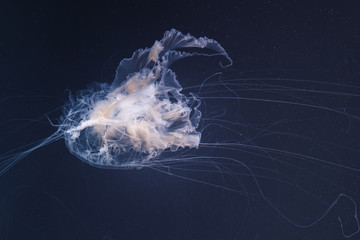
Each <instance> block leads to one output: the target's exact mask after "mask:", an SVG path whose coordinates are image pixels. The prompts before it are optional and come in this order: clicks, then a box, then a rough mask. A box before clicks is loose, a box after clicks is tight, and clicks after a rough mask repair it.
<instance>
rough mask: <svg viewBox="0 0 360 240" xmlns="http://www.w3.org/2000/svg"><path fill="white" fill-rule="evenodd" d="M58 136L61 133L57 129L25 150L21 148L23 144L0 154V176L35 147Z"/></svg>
mask: <svg viewBox="0 0 360 240" xmlns="http://www.w3.org/2000/svg"><path fill="white" fill-rule="evenodd" d="M60 138H62V134H61V133H60V132H59V131H56V132H55V133H53V134H51V135H50V136H49V137H47V138H44V139H41V140H39V141H36V142H34V143H32V144H29V145H32V147H30V148H28V149H26V150H23V149H24V148H25V147H26V146H23V147H21V148H18V149H14V150H11V151H10V152H8V153H5V154H2V155H0V177H1V176H2V175H3V174H5V173H6V172H7V171H8V170H9V169H10V168H12V167H13V166H14V165H15V164H16V163H18V162H19V161H20V160H21V159H23V158H25V157H26V156H28V155H29V154H30V153H32V152H33V151H35V150H36V149H38V148H40V147H44V146H46V145H48V144H50V143H52V142H55V141H57V140H59V139H60ZM27 146H28V145H27Z"/></svg>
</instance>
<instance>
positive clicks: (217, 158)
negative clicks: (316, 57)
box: [0, 29, 360, 237]
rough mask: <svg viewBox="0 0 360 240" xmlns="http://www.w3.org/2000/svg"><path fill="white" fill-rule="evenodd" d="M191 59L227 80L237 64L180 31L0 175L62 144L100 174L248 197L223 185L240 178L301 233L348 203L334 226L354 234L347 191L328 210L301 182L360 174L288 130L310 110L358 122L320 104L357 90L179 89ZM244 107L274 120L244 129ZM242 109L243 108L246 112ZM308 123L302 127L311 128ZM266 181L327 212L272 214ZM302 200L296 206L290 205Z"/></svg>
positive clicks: (68, 110)
mask: <svg viewBox="0 0 360 240" xmlns="http://www.w3.org/2000/svg"><path fill="white" fill-rule="evenodd" d="M203 49H205V50H208V51H207V52H206V51H203ZM197 51H198V52H197ZM194 56H202V57H212V56H220V57H222V58H224V60H225V61H226V63H227V64H225V65H224V64H221V63H220V65H221V67H222V69H221V70H223V71H226V67H228V66H230V65H231V64H232V60H231V59H230V57H229V56H228V54H227V53H226V51H225V50H224V49H223V48H222V46H221V45H220V44H219V43H218V42H216V41H215V40H212V39H208V38H206V37H201V38H195V37H193V36H191V35H189V34H187V35H183V34H182V33H180V32H178V31H176V30H174V29H173V30H170V31H167V32H166V33H165V34H164V37H163V39H161V40H160V41H156V42H155V43H154V44H153V46H152V47H151V48H145V49H139V50H137V51H135V52H134V54H133V56H132V57H131V58H128V59H124V60H122V61H121V62H120V64H119V66H118V68H117V70H116V77H115V79H114V81H113V82H112V83H111V84H108V83H98V84H94V85H93V87H92V88H89V89H86V90H83V91H80V92H78V93H77V94H75V95H74V96H71V97H70V100H69V102H68V104H66V106H65V107H64V110H63V116H62V117H61V120H60V123H59V124H58V125H57V126H58V130H57V131H56V132H55V133H54V134H53V135H51V136H50V137H48V138H46V139H45V140H43V141H40V142H39V143H37V144H35V146H34V147H32V148H30V149H28V150H26V151H22V152H20V153H14V154H5V155H3V156H1V158H0V160H1V162H0V175H2V174H4V173H5V172H6V171H7V170H8V169H9V168H10V167H11V166H13V165H14V164H15V163H16V162H17V161H19V160H20V159H22V158H24V157H25V156H26V155H28V154H29V153H31V152H32V151H34V150H35V149H37V148H39V147H42V146H44V145H47V144H49V143H51V142H53V141H56V140H58V139H61V138H64V139H65V142H66V146H67V147H68V149H69V150H70V152H71V153H72V154H73V155H75V156H76V157H78V158H79V159H81V160H82V161H84V162H86V163H88V164H90V165H92V166H96V167H100V168H112V169H132V168H136V169H140V168H144V167H148V168H152V169H155V170H158V171H161V172H165V173H168V174H172V175H174V176H177V177H181V178H185V179H189V180H192V181H196V182H201V183H204V184H208V185H212V186H215V187H218V188H221V189H225V190H229V191H233V192H237V193H240V194H244V195H245V194H249V193H248V192H246V190H244V189H242V188H241V187H238V188H237V187H233V185H232V186H229V185H227V184H226V181H225V180H224V179H227V180H228V178H230V179H232V180H233V181H235V182H237V181H240V180H239V179H242V178H244V179H248V180H249V179H250V181H251V182H252V185H253V189H255V190H253V191H252V194H253V195H256V196H257V197H258V198H261V199H263V200H264V202H265V203H266V204H267V205H268V206H270V207H271V208H272V209H273V210H275V212H276V213H277V214H278V215H279V216H281V217H282V219H284V220H285V221H287V222H289V223H291V224H293V225H295V226H297V227H299V228H309V227H312V226H314V225H315V224H317V223H319V222H320V221H321V220H323V219H324V218H325V217H326V216H327V215H328V214H329V213H330V212H331V211H332V210H333V209H334V208H335V207H336V205H337V204H338V203H339V201H340V200H341V201H346V202H347V204H348V205H347V206H348V208H347V212H346V214H345V216H344V215H342V214H339V215H338V221H337V222H338V223H339V225H340V228H341V231H342V234H343V236H344V237H351V236H354V235H355V234H357V233H358V232H359V222H358V215H357V214H358V209H357V204H356V201H355V200H354V199H353V198H352V196H351V195H349V194H348V192H347V191H339V193H338V194H337V195H336V196H333V195H332V197H333V198H332V199H331V200H328V198H326V201H324V200H323V199H321V197H314V195H315V194H313V193H309V192H310V191H308V190H307V189H304V188H302V185H301V182H302V181H304V180H303V179H301V177H303V176H311V179H319V180H320V181H324V180H326V181H328V182H331V180H329V178H331V177H333V176H331V177H323V176H321V175H317V173H315V172H319V171H315V169H312V168H316V167H318V166H319V165H321V167H324V166H325V167H326V168H327V167H328V168H330V169H336V170H337V172H345V171H348V172H350V175H354V176H356V177H354V179H358V177H357V176H358V175H359V172H360V171H359V169H358V168H357V167H356V166H353V165H352V164H351V163H350V164H348V163H346V162H341V161H328V160H326V159H327V158H328V156H327V155H326V156H325V155H322V156H319V155H317V154H315V153H311V151H310V150H312V148H316V147H317V148H322V149H324V151H323V152H324V153H325V154H326V153H329V152H331V148H338V147H342V146H340V145H339V144H338V145H336V144H332V143H327V142H326V141H317V140H316V139H315V138H311V137H310V135H311V132H310V133H309V132H308V133H306V134H305V133H304V134H303V135H302V132H293V131H292V129H291V128H292V126H294V125H297V124H298V123H297V122H296V120H298V119H297V117H299V116H300V117H302V115H301V113H302V111H304V109H306V110H307V111H310V112H312V111H313V112H314V115H313V117H314V118H317V117H318V118H319V119H320V120H321V119H322V118H323V117H324V114H325V115H326V116H327V114H328V117H327V118H333V117H335V118H336V117H339V116H340V118H342V119H346V120H349V121H350V122H358V121H359V120H360V118H359V114H356V113H351V112H350V113H349V112H346V111H344V110H343V109H341V108H338V107H332V106H331V105H327V104H321V103H319V100H320V102H321V98H322V97H323V96H327V97H329V98H334V99H335V98H338V97H339V99H342V98H348V97H352V98H355V99H358V98H359V94H358V93H357V92H356V91H354V92H352V90H349V89H350V88H351V87H352V86H347V85H337V84H326V85H324V83H323V82H309V81H306V80H297V81H290V79H270V78H267V79H263V80H259V79H256V78H249V77H244V78H242V79H241V82H240V81H239V80H240V79H239V77H236V78H231V77H227V78H226V77H222V75H221V74H220V73H215V74H213V75H211V76H210V77H209V76H207V77H208V78H206V77H204V78H203V79H204V80H203V81H202V83H200V84H195V85H191V86H186V87H183V86H182V83H180V82H179V81H178V79H177V76H176V74H175V71H173V70H172V69H171V68H172V64H173V63H174V62H175V61H177V60H180V59H183V58H187V57H194ZM217 72H218V71H217ZM302 85H305V86H306V87H302ZM319 86H321V87H319ZM312 87H313V88H312ZM249 93H255V94H254V95H249ZM308 94H313V96H315V97H314V98H312V97H309V96H307V95H308ZM318 97H319V98H318ZM220 101H221V104H220V103H219V102H220ZM239 102H244V103H245V102H256V103H258V104H261V108H268V107H270V105H271V106H272V107H273V108H272V109H273V111H274V112H273V114H272V115H256V114H255V115H256V118H257V119H256V121H257V122H258V124H245V123H243V122H241V121H239V115H240V116H241V115H242V114H243V115H246V112H245V111H244V110H240V109H239ZM283 105H287V106H290V107H291V108H292V109H297V110H298V111H297V110H293V114H295V115H294V116H291V117H281V116H280V115H282V114H283V112H282V111H278V110H279V109H278V107H277V106H283ZM251 106H252V107H253V108H255V110H254V109H248V110H249V111H255V112H256V111H258V110H257V109H256V107H255V105H251ZM243 108H246V105H245V104H244V105H243ZM240 112H241V113H242V114H239V113H240ZM259 112H261V111H259ZM297 114H298V115H297ZM274 116H275V118H274ZM261 119H265V120H263V121H260V120H261ZM253 120H254V119H253ZM302 121H303V122H305V124H306V121H307V120H306V119H305V120H304V119H302ZM313 123H314V121H313V120H312V121H309V124H308V127H309V128H310V129H311V128H312V125H311V124H313ZM317 126H320V127H321V125H317ZM304 131H305V130H304ZM314 131H315V130H314ZM246 133H247V134H246ZM214 136H216V138H215V137H214ZM219 136H221V137H219ZM279 138H280V140H281V141H278V139H279ZM325 140H327V139H326V137H325ZM305 148H306V150H305ZM307 148H309V149H310V150H309V151H307ZM299 149H301V150H299ZM351 151H352V150H351ZM330 155H331V154H329V156H330ZM251 157H253V158H254V159H255V160H254V161H256V162H257V165H256V164H255V167H254V166H252V160H247V159H251ZM259 162H262V163H263V165H262V166H261V164H259ZM300 162H301V163H309V166H304V165H300V164H299V163H300ZM270 165H271V166H270ZM284 165H285V166H286V167H287V168H286V169H290V168H293V169H295V170H296V171H297V172H304V174H299V176H300V179H295V177H294V176H291V174H290V173H289V175H287V174H288V173H286V172H285V171H281V170H280V168H281V167H283V166H284ZM259 166H261V167H259ZM184 172H188V173H189V172H190V173H191V172H194V173H195V174H197V173H202V172H205V173H206V174H210V175H211V174H215V175H218V176H220V177H221V179H220V180H221V181H212V180H207V179H203V178H201V177H197V176H193V175H190V176H189V175H187V174H183V173H184ZM330 172H331V171H330ZM292 177H294V178H292ZM296 177H297V176H296ZM264 179H265V180H269V181H271V180H273V179H277V180H278V181H279V182H281V183H283V184H284V186H286V187H289V188H291V189H292V190H294V189H295V191H298V192H305V193H306V195H307V196H310V197H309V199H313V198H316V199H317V200H318V201H319V202H326V203H324V204H323V206H325V207H324V208H323V209H322V210H319V211H318V213H317V214H316V216H315V217H312V218H309V219H307V220H306V221H300V220H297V219H296V218H294V217H293V216H292V214H288V213H287V212H286V211H285V210H286V208H285V210H284V209H282V208H281V207H279V206H278V205H276V204H274V201H273V200H272V197H271V194H268V193H266V192H265V191H263V189H264V187H263V186H264V182H263V181H264ZM305 181H306V180H305ZM265 184H266V181H265ZM307 185H308V186H309V185H310V184H307ZM330 185H331V184H330ZM333 185H334V186H335V184H333ZM340 189H341V188H340ZM289 195H291V194H290V193H289ZM296 200H298V199H292V201H294V204H296ZM290 202H291V201H290ZM345 223H346V224H345ZM344 225H351V226H352V227H348V226H344Z"/></svg>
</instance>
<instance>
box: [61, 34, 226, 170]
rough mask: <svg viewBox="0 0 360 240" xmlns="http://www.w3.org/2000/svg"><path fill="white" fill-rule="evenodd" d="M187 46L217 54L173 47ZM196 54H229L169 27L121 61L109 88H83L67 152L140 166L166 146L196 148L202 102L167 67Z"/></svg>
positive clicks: (68, 128)
mask: <svg viewBox="0 0 360 240" xmlns="http://www.w3.org/2000/svg"><path fill="white" fill-rule="evenodd" d="M189 47H192V48H209V49H210V50H213V51H214V52H215V53H214V54H205V53H197V52H179V51H176V50H175V49H178V48H189ZM194 55H204V56H211V55H224V56H225V57H227V58H228V56H227V53H226V52H225V50H224V49H223V48H222V47H221V46H220V45H219V44H218V43H217V42H216V41H214V40H212V39H208V38H194V37H193V36H191V35H189V34H188V35H183V34H181V33H180V32H178V31H176V30H171V31H167V32H166V33H165V35H164V37H163V39H162V40H160V41H155V43H154V45H153V46H152V48H151V49H139V50H137V51H136V52H135V53H134V54H133V56H132V57H131V58H129V59H124V60H123V61H121V63H120V65H119V67H118V69H117V74H116V77H115V80H114V82H113V83H112V85H111V86H109V85H108V84H101V85H100V88H98V89H96V90H92V91H90V90H85V91H84V92H80V94H79V95H78V96H77V98H76V99H75V100H74V101H71V106H69V108H68V111H67V112H66V113H65V115H64V123H63V124H62V126H63V131H64V133H65V134H64V135H65V140H66V143H67V146H68V148H69V150H70V151H71V152H72V153H73V154H74V155H76V156H77V157H79V158H80V159H82V160H83V161H86V162H88V163H89V164H91V165H95V166H98V167H141V166H142V165H143V164H144V162H147V161H149V160H150V159H152V158H155V157H157V156H159V154H161V152H163V151H165V150H168V149H169V150H171V151H176V150H178V149H179V148H185V147H189V148H197V147H198V146H199V144H200V139H201V134H200V132H199V131H197V129H196V128H197V127H198V124H199V121H200V117H201V113H200V111H199V110H198V109H197V107H198V106H199V104H200V102H199V100H198V99H197V98H196V96H195V95H190V96H185V95H184V94H182V93H181V90H182V88H181V86H180V84H179V82H178V81H177V79H176V75H175V73H174V72H172V71H171V70H170V69H169V66H170V65H171V64H172V63H173V62H174V61H176V60H178V59H181V58H184V57H190V56H194ZM228 60H229V61H230V62H231V59H230V58H228Z"/></svg>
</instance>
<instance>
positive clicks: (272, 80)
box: [0, 0, 360, 240]
mask: <svg viewBox="0 0 360 240" xmlns="http://www.w3.org/2000/svg"><path fill="white" fill-rule="evenodd" d="M359 9H360V4H359V3H358V2H357V1H313V2H311V1H307V2H304V1H295V0H291V1H270V0H267V1H213V0H211V1H128V2H127V1H98V2H96V1H89V2H86V3H80V2H68V3H67V2H64V1H2V3H1V4H0V103H1V105H0V106H1V108H0V136H1V138H0V153H1V154H4V153H6V152H7V151H10V150H11V149H14V148H17V147H21V146H25V145H26V144H29V143H31V142H34V141H37V140H40V139H42V138H45V137H47V136H49V135H50V134H52V133H53V132H55V131H56V127H54V126H52V125H51V124H50V122H49V120H48V118H49V119H50V120H51V121H52V122H53V123H54V124H56V120H57V119H58V117H59V116H60V115H61V108H62V106H63V105H64V103H65V102H66V101H67V100H68V98H69V92H73V93H75V92H76V91H78V90H82V89H85V88H86V87H87V86H88V85H89V84H91V83H92V82H109V83H110V82H112V80H113V79H114V76H115V70H116V67H117V65H118V64H119V62H120V61H121V60H122V59H123V58H129V57H131V56H132V53H133V52H134V51H135V50H137V49H139V48H145V47H151V46H152V45H153V43H154V41H155V40H160V39H161V38H162V36H163V34H164V32H165V31H166V30H170V29H172V28H175V29H177V30H179V31H181V32H182V33H184V34H186V33H190V34H192V35H193V36H196V37H202V36H206V37H208V38H211V39H215V40H216V41H218V42H219V43H220V44H221V45H222V47H223V48H224V49H225V50H226V51H227V53H228V54H229V56H230V57H231V58H232V60H233V65H232V66H231V67H229V68H227V69H223V68H221V67H220V66H219V64H218V62H219V61H221V60H223V59H222V58H221V57H215V58H214V59H203V58H201V57H197V58H193V59H185V60H181V61H179V62H177V63H175V64H174V71H175V72H176V73H177V76H178V80H179V82H180V84H181V85H182V86H183V87H184V89H186V88H190V90H188V91H187V93H189V92H191V87H192V86H196V85H199V84H201V83H202V82H203V81H204V80H205V79H206V78H208V77H210V76H212V75H213V74H215V73H218V72H224V73H223V75H222V79H224V81H225V82H226V79H238V82H239V86H247V87H246V88H245V89H244V90H243V91H239V92H236V94H235V95H233V94H234V93H233V92H232V91H231V89H228V91H229V95H230V96H237V97H239V98H238V100H234V102H233V103H230V104H229V101H221V100H217V101H211V100H209V101H208V102H206V101H204V103H202V106H203V107H204V108H203V109H202V110H203V111H204V112H203V114H204V117H205V116H206V117H208V118H214V119H215V118H217V117H219V116H222V114H223V116H224V117H225V119H223V120H224V121H223V123H222V127H224V129H226V128H227V127H233V125H231V124H230V123H229V122H232V123H234V122H236V123H238V125H237V126H239V128H238V129H237V130H238V131H239V132H240V133H241V134H242V136H247V138H250V139H252V140H254V146H266V147H271V148H276V149H285V150H286V151H289V152H296V153H300V154H304V155H307V156H311V157H313V158H314V159H323V160H324V161H322V162H321V161H307V160H303V161H302V160H301V159H299V158H294V157H286V156H274V155H272V154H269V155H265V156H264V155H263V154H260V155H261V157H259V158H258V157H257V155H256V153H257V150H256V149H252V150H249V149H242V150H239V151H237V150H226V149H220V148H219V149H217V148H214V149H212V150H208V149H205V150H199V151H198V152H197V151H196V150H195V151H192V152H191V153H192V156H194V155H195V156H202V155H201V154H207V156H221V155H222V154H228V155H231V157H232V158H234V159H238V160H239V161H241V163H243V164H244V165H245V166H248V167H249V168H250V169H252V172H253V173H254V175H255V177H256V179H258V181H259V184H260V186H261V190H262V191H263V193H264V194H265V195H266V196H267V197H268V198H269V199H270V200H271V202H272V203H273V204H274V206H275V209H274V206H271V205H269V204H268V203H267V202H266V201H264V199H263V198H262V196H261V194H260V193H259V189H258V187H257V185H256V184H255V182H254V178H253V176H251V174H249V172H248V171H246V169H244V168H243V167H242V166H239V165H238V166H234V168H233V169H231V170H232V171H235V172H237V171H239V172H238V173H239V174H238V175H237V174H230V175H229V174H224V175H225V176H222V174H221V171H219V172H218V174H209V173H207V172H203V171H200V170H199V169H197V168H195V169H193V171H191V164H190V165H188V166H186V169H188V171H178V172H176V171H175V172H174V174H175V175H179V176H181V177H176V176H174V175H169V174H164V173H162V172H159V171H156V170H153V169H146V168H143V169H141V170H136V169H132V170H121V169H100V168H95V167H92V166H90V165H88V164H86V163H84V162H83V161H80V160H79V159H77V158H76V157H75V156H73V155H71V154H70V152H69V151H68V149H67V148H66V146H65V144H64V141H63V140H60V141H57V142H55V143H52V144H50V145H48V146H45V147H43V148H40V149H38V150H36V151H34V152H33V153H31V154H30V155H29V156H28V157H26V158H24V159H23V160H21V161H20V162H19V163H17V164H16V165H15V166H14V167H12V168H11V169H10V170H8V171H7V172H6V173H4V174H3V175H2V176H0V239H6V240H12V239H38V240H40V239H89V240H92V239H94V240H95V239H98V240H110V239H111V240H118V239H120V240H122V239H124V240H125V239H126V240H133V239H134V240H135V239H148V240H151V239H154V240H155V239H157V240H163V239H171V240H173V239H174V240H180V239H184V240H185V239H186V240H192V239H194V240H195V239H198V240H203V239H204V240H205V239H206V240H209V239H214V240H217V239H224V240H230V239H231V240H235V239H239V240H247V239H252V240H262V239H266V240H268V239H269V240H272V239H293V240H297V239H299V240H300V239H304V240H305V239H307V240H308V239H317V240H318V239H335V240H338V239H339V240H340V239H351V240H355V239H359V237H360V235H359V233H358V234H355V235H352V236H351V237H349V238H346V237H345V236H348V235H351V234H352V233H356V231H358V230H357V229H358V225H357V224H358V222H356V219H357V215H354V213H359V212H358V211H359V210H358V209H356V208H355V206H356V205H354V203H356V204H359V203H360V151H359V146H360V137H359V135H360V124H359V123H360V105H359V104H360V101H359V96H360V82H359V81H360V16H359V14H358V13H359ZM217 76H218V75H216V76H215V78H214V77H213V78H212V79H210V82H211V81H218V77H217ZM254 79H256V81H255V82H254V81H252V80H254ZM293 79H298V80H302V81H296V80H293ZM249 83H251V84H252V85H246V84H249ZM324 83H328V84H324ZM267 84H268V85H272V86H275V87H274V88H266V89H268V90H269V89H270V90H271V91H262V88H264V87H265V86H266V85H267ZM281 86H286V88H285V90H284V89H282V90H280V91H279V88H280V87H281ZM278 87H279V88H278ZM239 89H240V88H237V90H239ZM254 89H255V91H254ZM286 89H302V91H301V93H300V95H296V93H294V92H291V91H286ZM321 91H327V92H331V93H332V94H328V95H321V94H320V92H321ZM273 93H276V94H278V93H280V94H281V95H282V98H277V99H278V100H279V99H281V100H284V101H285V100H287V101H291V102H297V101H299V102H301V103H307V104H309V105H312V104H315V105H319V106H324V107H326V108H328V109H335V110H336V111H338V114H336V113H335V114H334V112H333V111H323V110H324V109H322V110H321V109H319V108H316V107H315V108H313V107H304V108H301V107H295V106H294V105H292V104H281V102H276V101H270V102H268V103H264V102H258V101H252V100H251V99H256V98H262V99H272V94H273ZM337 93H341V94H337ZM214 95H215V96H218V95H219V94H218V93H217V92H216V91H214ZM241 97H242V98H247V99H248V100H244V99H243V100H241ZM211 104H214V105H211ZM205 106H206V107H205ZM339 112H340V113H339ZM341 112H342V113H343V114H341ZM224 113H230V114H224ZM44 114H46V115H44ZM228 116H232V117H231V118H230V117H228ZM200 126H206V122H205V123H203V124H202V125H200ZM207 129H209V131H206V129H205V130H204V132H203V133H202V135H203V137H204V140H206V141H207V142H222V141H232V142H234V141H241V140H240V139H237V140H236V136H234V135H231V134H230V135H229V133H228V131H226V130H224V132H221V131H210V130H211V128H207ZM269 129H271V131H273V132H272V133H282V134H268V133H271V131H270V130H269ZM263 133H266V134H263ZM289 136H295V137H294V138H291V139H292V141H288V140H289V139H290V138H288V137H289ZM298 136H302V137H304V138H302V137H301V138H300V137H298ZM305 138H306V139H305ZM294 139H295V140H294ZM304 139H305V140H306V141H305V140H304ZM303 140H304V141H303ZM25 149H26V148H25ZM258 150H259V152H261V153H264V152H265V153H267V151H266V150H265V151H264V148H262V149H261V148H260V149H258ZM206 151H208V152H206ZM278 157H279V158H278ZM280 160H281V161H280ZM169 171H170V170H169ZM185 178H190V179H196V180H201V181H203V182H207V183H214V184H220V185H221V186H223V187H224V188H218V187H214V186H211V185H209V184H203V183H199V182H194V181H191V180H187V179H185ZM289 183H290V184H289ZM225 188H227V189H230V190H227V189H225ZM339 194H346V196H349V197H351V198H344V197H343V198H340V199H338V197H339V196H340V195H339ZM352 200H353V201H352ZM332 204H334V205H333V206H332ZM330 206H332V207H331V208H329V207H330ZM327 209H329V212H328V213H327V214H326V215H325V216H324V217H322V214H323V213H325V212H326V210H327ZM279 212H281V213H282V214H284V216H286V217H287V218H288V219H287V218H284V217H282V216H281V215H280V214H279ZM339 217H340V218H341V219H342V222H340V221H339ZM289 219H290V220H291V221H294V222H295V223H296V224H293V223H291V222H290V221H289ZM317 219H319V221H318V222H316V223H314V224H311V223H313V222H314V221H316V220H317ZM341 223H342V226H341ZM308 224H310V225H311V226H306V225H308ZM296 225H298V226H296ZM299 225H302V226H303V227H301V226H299Z"/></svg>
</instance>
